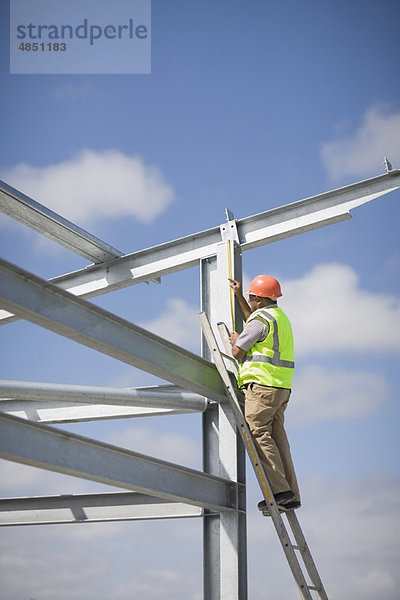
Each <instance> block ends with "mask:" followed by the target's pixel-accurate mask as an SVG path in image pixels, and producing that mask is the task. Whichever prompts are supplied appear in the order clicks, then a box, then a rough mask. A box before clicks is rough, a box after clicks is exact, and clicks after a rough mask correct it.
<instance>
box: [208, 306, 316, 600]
mask: <svg viewBox="0 0 400 600" xmlns="http://www.w3.org/2000/svg"><path fill="white" fill-rule="evenodd" d="M199 319H200V323H201V326H202V329H203V333H204V337H205V339H206V341H207V343H208V346H209V348H210V352H211V355H212V356H213V358H214V361H215V366H216V367H217V369H218V372H219V374H220V376H221V379H222V381H223V384H224V387H225V390H226V395H227V398H228V401H229V403H230V405H231V408H232V410H233V413H234V415H235V419H236V423H237V426H238V430H239V432H240V435H241V437H242V439H243V442H244V444H245V446H246V449H247V451H248V453H249V457H250V460H251V463H252V465H253V468H254V471H255V474H256V477H257V480H258V483H259V485H260V488H261V490H262V493H263V496H264V498H265V501H266V502H267V503H268V508H269V511H270V514H271V518H272V521H273V523H274V526H275V529H276V531H277V534H278V537H279V540H280V542H281V545H282V549H283V551H284V553H285V555H286V559H287V561H288V564H289V567H290V569H291V571H292V574H293V577H294V579H295V581H296V583H297V585H298V588H299V591H300V594H301V596H302V599H303V600H313V599H312V596H311V594H310V589H309V586H308V584H307V581H306V579H305V577H304V574H303V572H302V569H301V565H300V563H299V560H298V558H297V556H296V553H295V551H294V548H293V545H292V542H291V540H290V537H289V535H288V533H287V530H286V527H285V524H284V522H283V519H282V517H281V515H280V512H279V509H278V507H277V504H276V502H275V499H274V496H273V494H272V490H271V487H270V485H269V482H268V479H267V477H266V475H265V472H264V469H263V467H262V465H261V462H260V460H259V457H258V453H257V449H256V446H255V444H254V441H253V438H252V435H251V433H250V429H249V428H248V425H247V422H246V420H245V418H244V415H243V412H242V410H241V408H240V404H239V401H238V399H237V395H236V390H235V388H234V387H233V384H232V381H231V378H230V376H229V373H228V371H227V369H226V366H225V363H224V361H223V358H222V355H221V352H220V350H219V347H218V344H217V341H216V339H215V335H214V332H213V331H212V329H211V325H210V323H209V321H208V318H207V315H206V314H205V313H200V315H199Z"/></svg>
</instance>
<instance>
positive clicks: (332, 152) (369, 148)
mask: <svg viewBox="0 0 400 600" xmlns="http://www.w3.org/2000/svg"><path fill="white" fill-rule="evenodd" d="M399 140H400V112H390V111H389V110H388V109H386V108H385V107H382V106H374V107H371V108H369V109H368V110H367V111H366V113H365V114H364V117H363V120H362V123H361V125H360V126H359V128H358V129H357V130H356V131H355V132H353V133H352V134H349V135H347V136H346V137H343V138H341V139H337V140H334V141H331V142H326V143H325V144H323V145H322V148H321V155H322V161H323V164H324V166H325V169H326V170H327V172H328V173H329V175H330V177H331V178H332V179H340V178H343V177H347V176H356V177H362V176H368V175H376V174H378V173H380V172H382V171H384V166H383V159H384V157H388V158H389V160H390V162H391V163H392V165H393V168H399V167H400V141H399Z"/></svg>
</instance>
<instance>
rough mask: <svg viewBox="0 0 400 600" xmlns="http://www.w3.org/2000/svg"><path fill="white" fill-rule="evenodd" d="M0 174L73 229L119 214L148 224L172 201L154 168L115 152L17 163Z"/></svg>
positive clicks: (107, 151) (137, 159) (140, 160)
mask: <svg viewBox="0 0 400 600" xmlns="http://www.w3.org/2000/svg"><path fill="white" fill-rule="evenodd" d="M1 176H2V178H3V179H4V181H6V182H7V183H8V184H9V185H11V186H13V187H15V188H17V189H18V190H20V191H21V192H23V193H25V194H26V195H28V196H30V197H31V198H33V199H34V200H36V201H37V202H39V203H40V204H43V205H45V206H46V207H47V208H50V209H51V210H54V211H55V212H57V213H59V214H60V215H61V216H63V217H65V218H67V219H69V220H71V221H73V222H76V223H77V224H78V225H82V224H87V223H91V222H93V221H95V220H97V219H101V218H118V217H124V216H128V217H135V218H136V219H138V220H139V221H141V222H142V223H149V222H151V221H153V220H154V219H155V218H156V217H158V216H159V215H160V214H162V213H163V212H164V211H165V210H166V209H167V208H168V206H169V205H170V204H171V202H172V201H173V190H172V189H171V187H170V186H169V185H168V184H167V183H166V181H165V179H164V177H163V175H162V173H161V172H160V171H159V170H158V169H157V168H156V167H154V166H149V165H145V164H144V162H143V160H142V159H141V158H140V156H127V155H125V154H123V153H122V152H119V151H118V150H105V151H103V152H95V151H93V150H82V151H81V152H80V153H79V154H77V155H76V156H74V157H73V158H71V159H69V160H66V161H64V162H61V163H58V164H55V165H49V166H47V167H33V166H31V165H28V164H19V165H16V166H15V167H13V168H11V169H7V170H4V169H3V170H2V173H1Z"/></svg>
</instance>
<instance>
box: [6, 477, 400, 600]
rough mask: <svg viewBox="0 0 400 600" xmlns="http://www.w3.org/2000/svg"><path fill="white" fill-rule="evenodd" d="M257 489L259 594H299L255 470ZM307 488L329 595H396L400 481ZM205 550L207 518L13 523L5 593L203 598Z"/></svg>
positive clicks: (252, 534)
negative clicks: (263, 508)
mask: <svg viewBox="0 0 400 600" xmlns="http://www.w3.org/2000/svg"><path fill="white" fill-rule="evenodd" d="M248 487H249V506H248V511H249V515H248V552H249V598H252V600H266V599H268V600H272V599H274V598H297V597H298V593H297V590H296V586H295V583H294V580H293V578H292V576H291V574H290V570H289V566H288V564H287V562H286V560H285V558H284V554H283V552H282V549H281V547H280V545H279V542H278V540H277V536H276V533H275V530H274V528H273V526H272V524H271V522H270V520H269V519H267V518H264V517H262V516H261V515H260V513H259V511H258V510H257V508H256V503H257V501H258V500H259V499H260V492H259V489H258V485H257V484H256V483H255V478H254V476H253V475H251V476H250V475H249V477H248ZM301 488H302V496H303V507H302V508H301V509H300V510H299V511H298V513H297V514H298V518H299V521H300V523H301V526H302V529H303V531H304V533H305V535H306V538H307V541H308V543H309V545H310V549H311V552H312V554H313V557H314V559H315V561H316V564H317V568H318V570H319V572H320V574H321V576H322V580H323V582H324V585H325V587H326V590H327V593H328V596H329V597H330V598H331V597H332V598H335V600H348V598H351V599H352V600H365V599H368V600H374V599H375V598H379V600H396V599H397V598H398V595H397V590H398V588H399V586H400V573H399V569H398V563H399V560H400V551H399V549H400V546H399V540H398V527H399V512H400V505H399V502H400V501H399V499H400V482H399V481H398V480H397V479H396V478H394V477H390V476H388V475H387V474H385V473H375V474H369V475H367V476H366V477H363V478H360V477H357V476H356V475H355V476H354V477H353V478H351V479H342V480H335V481H332V480H330V478H329V477H328V475H322V474H319V473H316V474H313V475H310V476H308V477H307V478H306V479H305V480H303V481H302V482H301ZM78 530H79V531H81V530H84V531H85V532H87V534H86V535H84V536H82V538H81V537H80V535H79V536H78V534H77V531H78ZM97 530H100V531H101V536H100V535H97V534H96V532H97ZM89 532H91V534H92V535H89ZM77 536H78V537H77ZM266 549H268V556H266ZM201 551H202V535H201V520H200V519H190V520H172V521H154V522H151V521H146V522H134V523H130V522H126V523H123V524H121V523H103V524H101V523H100V524H83V523H82V524H79V525H76V526H74V527H68V526H65V525H60V526H52V527H20V528H5V529H2V535H1V538H0V571H1V579H2V590H1V591H0V598H1V600H6V599H7V600H17V599H18V598H22V597H24V598H29V597H34V598H42V599H43V600H51V599H52V598H54V597H57V598H60V600H67V599H68V598H70V596H71V589H72V590H74V592H73V597H74V600H95V599H97V598H99V597H102V598H109V599H113V600H122V598H126V597H142V596H145V597H146V599H147V600H159V599H160V598H177V600H195V599H196V600H200V598H202V593H201V579H202V576H201V569H202V560H201Z"/></svg>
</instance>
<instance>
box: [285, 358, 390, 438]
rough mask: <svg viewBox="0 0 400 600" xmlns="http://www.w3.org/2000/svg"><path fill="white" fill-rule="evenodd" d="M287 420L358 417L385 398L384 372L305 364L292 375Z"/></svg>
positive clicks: (305, 422)
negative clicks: (347, 369) (381, 373)
mask: <svg viewBox="0 0 400 600" xmlns="http://www.w3.org/2000/svg"><path fill="white" fill-rule="evenodd" d="M294 388H295V394H294V396H293V400H292V401H291V403H290V421H291V424H293V425H295V426H297V427H304V426H305V425H311V424H313V423H318V422H321V421H331V420H335V419H360V418H361V417H362V416H363V415H365V414H368V413H370V412H372V411H373V410H374V409H376V408H378V407H379V406H381V405H382V404H384V403H385V402H386V401H387V397H388V390H387V382H386V379H385V377H384V376H383V375H379V374H375V373H366V372H356V371H344V370H343V369H336V370H334V369H326V368H322V367H319V366H308V367H306V368H305V369H302V370H301V371H300V373H299V374H297V375H295V379H294Z"/></svg>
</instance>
